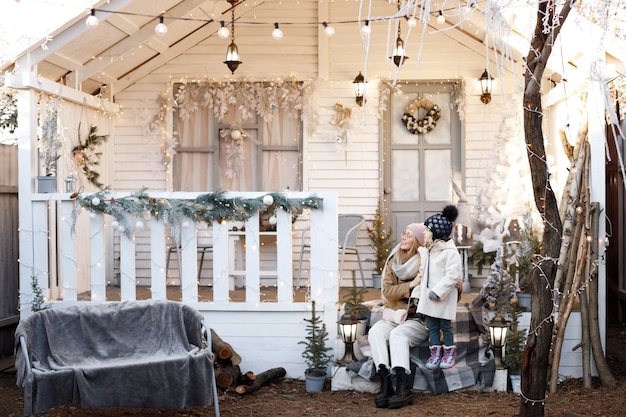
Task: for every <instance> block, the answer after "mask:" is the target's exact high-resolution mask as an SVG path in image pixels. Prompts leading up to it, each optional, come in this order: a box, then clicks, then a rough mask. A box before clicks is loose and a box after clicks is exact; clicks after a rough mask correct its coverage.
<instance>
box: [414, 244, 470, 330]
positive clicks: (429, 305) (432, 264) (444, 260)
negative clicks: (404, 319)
mask: <svg viewBox="0 0 626 417" xmlns="http://www.w3.org/2000/svg"><path fill="white" fill-rule="evenodd" d="M420 250H421V251H422V252H421V255H422V263H421V265H422V268H423V271H424V277H423V278H422V283H421V297H420V301H419V304H418V305H417V312H418V313H422V314H424V315H426V316H430V317H436V318H440V319H446V320H454V318H455V317H456V303H457V295H458V292H457V290H456V288H455V286H456V283H457V281H458V280H459V278H460V277H461V272H462V271H461V256H460V255H459V251H458V250H457V248H456V246H455V244H454V241H453V240H452V239H450V240H448V241H447V242H444V241H442V240H436V241H435V243H434V246H433V247H432V248H431V249H430V250H429V251H428V250H426V249H425V248H420ZM430 291H434V292H435V294H437V295H438V296H439V299H438V300H436V301H431V300H430V299H429V298H428V294H429V293H430Z"/></svg>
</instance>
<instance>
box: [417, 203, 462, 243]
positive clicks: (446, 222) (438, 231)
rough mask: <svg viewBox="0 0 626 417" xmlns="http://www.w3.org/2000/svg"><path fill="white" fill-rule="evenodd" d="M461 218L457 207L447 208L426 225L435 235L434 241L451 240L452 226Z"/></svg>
mask: <svg viewBox="0 0 626 417" xmlns="http://www.w3.org/2000/svg"><path fill="white" fill-rule="evenodd" d="M458 216H459V211H458V210H457V208H456V207H455V206H452V205H450V206H445V207H444V208H443V210H442V211H441V213H437V214H435V215H433V216H430V217H429V218H427V219H426V221H425V222H424V225H425V226H426V227H428V228H429V229H430V231H431V232H432V233H433V240H437V239H440V240H444V241H447V240H450V235H451V234H452V224H453V223H454V221H455V220H456V218H457V217H458Z"/></svg>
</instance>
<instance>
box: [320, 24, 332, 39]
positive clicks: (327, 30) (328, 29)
mask: <svg viewBox="0 0 626 417" xmlns="http://www.w3.org/2000/svg"><path fill="white" fill-rule="evenodd" d="M322 26H324V33H325V34H326V36H328V37H329V38H330V37H331V36H333V35H334V34H335V28H334V27H332V26H331V25H329V24H328V22H322Z"/></svg>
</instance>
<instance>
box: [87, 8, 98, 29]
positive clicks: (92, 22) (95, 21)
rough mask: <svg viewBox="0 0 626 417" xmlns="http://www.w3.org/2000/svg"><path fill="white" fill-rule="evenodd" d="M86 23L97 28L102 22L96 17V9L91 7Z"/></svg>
mask: <svg viewBox="0 0 626 417" xmlns="http://www.w3.org/2000/svg"><path fill="white" fill-rule="evenodd" d="M85 24H86V25H87V26H88V27H90V28H95V27H97V26H98V25H99V24H100V21H99V20H98V18H97V17H96V9H91V14H90V15H89V16H88V17H87V20H85Z"/></svg>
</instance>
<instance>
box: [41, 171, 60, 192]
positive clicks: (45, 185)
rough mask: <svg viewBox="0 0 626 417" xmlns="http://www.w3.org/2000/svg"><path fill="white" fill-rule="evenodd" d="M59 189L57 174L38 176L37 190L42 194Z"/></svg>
mask: <svg viewBox="0 0 626 417" xmlns="http://www.w3.org/2000/svg"><path fill="white" fill-rule="evenodd" d="M56 190H57V177H56V176H52V175H50V176H45V177H44V176H39V177H37V192H38V193H41V194H49V193H54V192H56Z"/></svg>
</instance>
